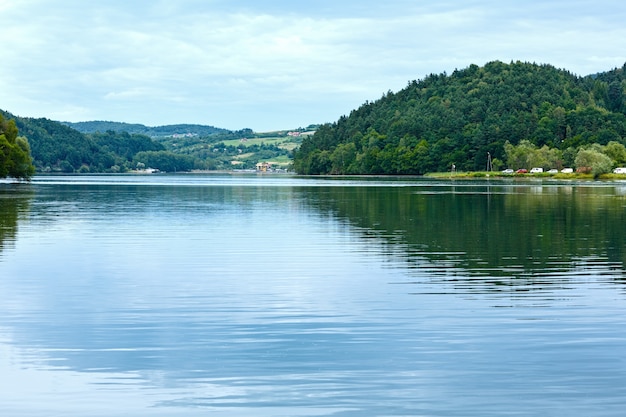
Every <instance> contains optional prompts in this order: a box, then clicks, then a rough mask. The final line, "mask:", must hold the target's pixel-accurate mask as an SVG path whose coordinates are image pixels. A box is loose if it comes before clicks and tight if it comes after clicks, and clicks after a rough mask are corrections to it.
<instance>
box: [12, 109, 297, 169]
mask: <svg viewBox="0 0 626 417" xmlns="http://www.w3.org/2000/svg"><path fill="white" fill-rule="evenodd" d="M1 115H4V117H5V118H7V119H13V120H15V122H12V123H14V124H15V126H16V127H17V128H19V130H20V132H22V133H23V135H24V136H25V137H27V138H28V141H29V142H30V144H31V150H32V158H33V161H34V165H35V167H36V169H37V171H38V172H66V173H73V172H79V173H97V172H114V173H117V172H126V171H129V170H134V169H138V168H139V169H142V168H154V169H158V170H160V171H166V172H180V171H189V170H192V169H200V170H218V169H219V170H229V169H233V167H235V165H233V164H232V161H233V160H235V159H236V160H237V165H236V167H238V168H252V169H254V168H255V165H256V163H257V162H259V161H261V160H269V159H271V158H274V157H277V156H281V155H289V152H288V151H287V150H285V149H282V148H279V147H278V146H275V145H271V144H260V145H256V144H251V145H244V144H243V143H242V144H241V145H240V146H232V145H228V146H226V145H225V144H224V142H225V141H228V140H234V139H241V138H246V137H253V136H254V135H255V133H254V132H253V131H252V130H250V129H242V130H238V131H230V130H225V129H217V128H212V127H210V126H199V127H198V129H204V131H207V132H208V131H210V132H213V133H212V134H210V135H209V136H199V135H193V134H192V135H177V136H169V137H158V138H151V137H149V136H147V135H143V134H137V133H129V132H125V131H116V130H105V131H93V132H90V133H82V132H79V131H78V130H76V129H74V128H72V127H70V126H68V123H60V122H56V121H53V120H49V119H46V118H39V119H35V118H24V117H16V116H13V115H11V114H10V113H7V112H3V111H0V116H1ZM78 125H79V126H81V127H82V128H83V129H84V130H85V129H87V130H89V129H95V128H101V127H114V128H116V129H119V128H121V127H129V128H131V130H135V131H136V130H137V129H142V126H143V125H131V124H126V123H115V122H84V123H83V124H78ZM194 126H197V125H172V126H163V127H161V128H151V129H155V130H154V131H155V132H161V131H170V132H171V131H177V130H176V129H183V130H178V132H181V131H184V129H191V128H193V127H194ZM143 128H145V126H143ZM160 129H161V130H160ZM18 142H19V143H22V142H23V140H22V139H20V140H18ZM26 144H28V143H26ZM29 160H30V159H29ZM2 173H3V171H0V175H4V176H6V175H7V174H2ZM8 175H12V174H8Z"/></svg>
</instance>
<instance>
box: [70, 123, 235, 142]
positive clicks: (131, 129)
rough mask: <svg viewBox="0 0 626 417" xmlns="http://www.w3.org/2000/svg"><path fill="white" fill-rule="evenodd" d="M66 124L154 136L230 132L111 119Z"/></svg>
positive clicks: (93, 130) (89, 129)
mask: <svg viewBox="0 0 626 417" xmlns="http://www.w3.org/2000/svg"><path fill="white" fill-rule="evenodd" d="M62 123H63V124H64V125H66V126H69V127H71V128H72V129H76V130H78V131H79V132H81V133H105V132H107V131H112V132H117V133H121V132H126V133H130V134H137V135H146V136H150V137H152V138H158V137H170V136H211V135H216V134H224V133H230V131H229V130H227V129H220V128H217V127H214V126H205V125H197V124H177V125H166V126H156V127H150V126H145V125H142V124H136V123H122V122H109V121H89V122H77V123H72V122H62Z"/></svg>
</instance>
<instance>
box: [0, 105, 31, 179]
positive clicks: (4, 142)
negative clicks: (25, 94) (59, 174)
mask: <svg viewBox="0 0 626 417" xmlns="http://www.w3.org/2000/svg"><path fill="white" fill-rule="evenodd" d="M34 172H35V167H34V166H33V164H32V161H31V155H30V145H29V143H28V141H27V140H26V138H25V137H23V136H18V127H17V125H16V123H15V120H6V119H5V118H4V117H3V115H2V114H0V178H6V177H13V178H17V179H29V178H30V177H31V176H32V175H33V174H34Z"/></svg>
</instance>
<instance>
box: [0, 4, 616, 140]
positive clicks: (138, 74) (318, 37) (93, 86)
mask: <svg viewBox="0 0 626 417" xmlns="http://www.w3.org/2000/svg"><path fill="white" fill-rule="evenodd" d="M599 2H600V3H606V4H605V6H607V8H606V11H605V12H604V13H605V14H599V12H598V11H597V10H598V9H593V10H592V11H590V9H588V7H586V6H584V5H583V4H582V3H581V2H568V3H565V2H559V1H557V2H550V3H548V4H547V3H545V2H526V3H524V4H523V5H520V4H519V3H516V2H491V1H474V2H469V3H468V2H460V1H451V2H441V3H437V4H436V5H434V6H424V5H420V4H415V3H414V2H408V1H401V0H390V2H387V3H385V5H384V6H385V7H383V5H381V4H379V3H377V2H370V1H366V0H364V1H362V2H358V3H356V2H354V3H351V2H343V3H342V4H341V5H335V6H333V4H331V2H329V1H326V0H324V1H320V2H318V3H316V5H317V6H316V7H314V5H309V4H308V3H305V4H299V3H298V4H295V3H291V2H287V3H285V2H262V1H261V2H255V3H252V2H250V3H248V2H243V1H235V2H224V1H212V2H200V1H192V0H188V1H183V2H169V1H160V2H156V3H155V2H147V1H139V2H132V3H128V2H121V1H115V2H107V3H106V4H104V5H102V4H95V5H94V4H92V3H85V2H79V1H72V0H65V1H57V2H54V4H53V2H50V1H45V0H41V1H30V2H24V3H21V2H20V3H19V6H16V5H13V6H10V7H9V8H8V10H7V11H6V14H7V16H6V18H5V21H6V22H10V24H8V25H7V26H6V27H3V30H2V31H1V33H0V41H2V43H3V44H4V45H12V46H13V48H11V50H10V51H8V52H7V53H6V54H7V56H8V57H9V59H8V60H7V61H8V62H7V64H6V65H3V67H2V68H0V77H1V79H2V80H3V81H4V84H7V83H10V84H11V85H12V86H13V87H9V88H8V89H7V90H4V92H3V93H0V99H1V102H0V107H2V108H6V109H7V110H9V111H15V112H17V113H18V114H21V115H33V116H46V117H50V116H49V114H50V112H51V111H52V110H54V109H58V108H59V107H60V106H61V107H63V106H65V107H66V108H71V107H76V108H80V109H84V108H87V109H89V114H92V115H93V118H97V119H110V120H111V119H120V120H122V121H127V122H140V123H146V124H163V123H178V122H194V123H206V124H213V125H217V126H220V127H228V128H241V127H252V128H254V129H257V130H262V129H269V128H281V127H283V128H291V127H296V126H300V125H306V124H309V123H317V122H326V121H333V120H336V119H337V118H338V117H339V116H340V115H342V114H345V113H347V112H349V111H350V110H351V109H353V108H356V107H358V106H359V105H360V104H361V103H362V102H363V101H365V100H373V99H377V98H378V97H380V95H381V94H382V93H383V92H384V91H387V90H389V89H392V90H397V89H400V88H402V87H404V86H405V85H406V83H407V81H409V80H412V79H419V78H422V77H424V76H425V75H427V74H429V73H440V72H443V71H448V72H450V71H452V70H453V69H454V68H464V67H466V66H468V65H469V64H472V63H476V64H478V65H482V64H484V63H485V62H487V61H490V60H494V59H500V60H503V61H509V60H518V59H519V60H523V61H537V62H542V63H552V64H554V65H556V66H558V67H563V68H566V69H569V70H571V71H573V72H575V73H578V74H580V75H586V74H588V73H593V72H598V71H604V70H608V69H611V68H613V67H615V66H617V65H620V66H621V65H622V64H623V63H624V61H626V55H624V52H623V51H624V50H625V48H624V46H625V45H624V41H623V39H626V28H625V27H624V26H623V24H622V23H621V22H622V21H623V20H624V19H621V20H620V18H626V16H624V13H625V12H624V11H621V10H622V9H623V8H619V9H615V8H613V9H611V8H610V7H608V3H610V2H609V1H608V0H599ZM269 3H271V4H269ZM7 4H8V3H6V2H3V3H0V7H4V8H5V9H6V8H7ZM279 5H280V6H281V7H284V9H282V10H280V9H279V8H278V6H279ZM616 10H617V11H616ZM17 22H19V23H17ZM142 98H145V100H146V101H145V102H141V101H140V100H141V99H142ZM302 106H306V110H296V109H299V108H302ZM255 109H256V110H258V117H257V115H256V113H255ZM243 114H245V117H246V119H244V118H242V115H243ZM83 116H85V112H84V111H81V112H80V113H77V114H76V116H75V117H73V118H72V119H73V120H79V118H80V117H83Z"/></svg>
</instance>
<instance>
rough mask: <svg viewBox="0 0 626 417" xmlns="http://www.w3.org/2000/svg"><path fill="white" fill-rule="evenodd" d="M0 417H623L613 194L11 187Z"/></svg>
mask: <svg viewBox="0 0 626 417" xmlns="http://www.w3.org/2000/svg"><path fill="white" fill-rule="evenodd" d="M0 215H1V217H0V415H2V416H51V417H52V416H53V417H56V416H59V417H60V416H63V417H74V416H81V417H83V416H122V415H123V416H130V417H137V416H183V417H185V416H206V415H211V416H213V415H215V416H338V417H347V416H429V417H430V416H458V417H461V416H463V417H466V416H481V417H484V416H587V417H589V416H623V415H624V413H625V412H626V411H625V410H626V269H625V262H626V183H625V182H613V183H600V182H598V183H591V182H567V183H559V182H555V181H546V182H541V181H534V182H531V181H491V182H489V181H438V180H425V179H343V180H339V179H323V178H317V179H312V178H300V177H291V176H287V175H284V176H283V175H268V176H255V175H248V176H246V175H206V176H200V175H176V176H174V175H173V176H166V175H163V176H161V175H156V176H87V177H82V176H81V177H53V176H46V177H36V178H34V180H33V181H32V183H31V184H22V185H11V184H6V183H5V184H0Z"/></svg>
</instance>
